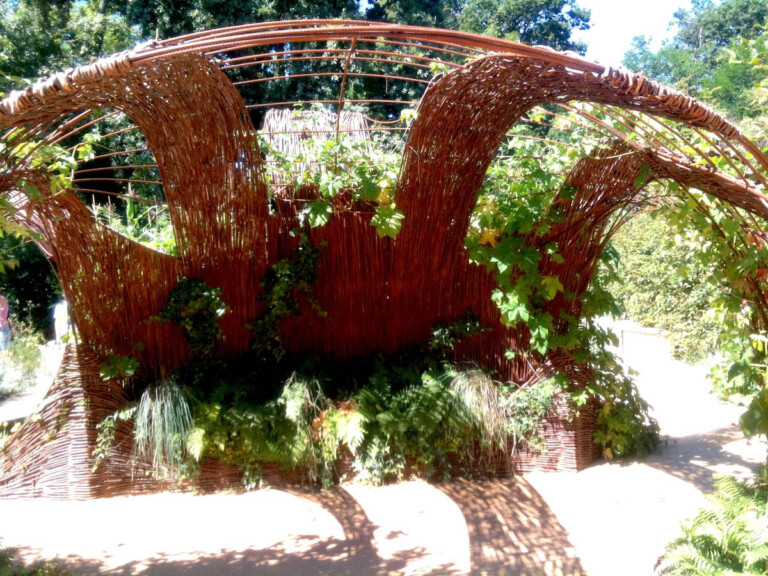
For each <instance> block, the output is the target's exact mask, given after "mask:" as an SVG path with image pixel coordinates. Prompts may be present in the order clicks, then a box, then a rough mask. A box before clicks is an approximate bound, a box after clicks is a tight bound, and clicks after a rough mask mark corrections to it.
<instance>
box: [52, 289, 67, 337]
mask: <svg viewBox="0 0 768 576" xmlns="http://www.w3.org/2000/svg"><path fill="white" fill-rule="evenodd" d="M53 328H54V330H55V332H56V342H57V343H58V344H63V343H64V342H65V341H66V337H67V335H68V334H69V308H68V307H67V301H66V300H61V301H60V302H59V303H57V304H56V306H55V308H54V309H53Z"/></svg>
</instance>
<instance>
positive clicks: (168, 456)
mask: <svg viewBox="0 0 768 576" xmlns="http://www.w3.org/2000/svg"><path fill="white" fill-rule="evenodd" d="M191 431H192V414H191V411H190V408H189V404H188V402H187V399H186V397H185V393H184V391H183V390H182V389H181V387H180V386H179V385H178V384H177V383H176V382H174V381H172V380H171V381H166V382H161V383H159V384H154V385H152V386H150V387H148V388H147V389H146V390H145V391H144V393H143V394H142V395H141V398H140V400H139V403H138V405H137V406H136V411H135V414H134V429H133V437H134V448H133V450H134V458H135V459H136V460H137V461H139V462H151V463H152V468H153V470H154V472H155V473H156V474H158V475H159V476H160V477H163V478H164V477H171V478H173V477H177V476H179V475H180V474H182V473H184V471H185V468H186V467H188V465H189V463H190V458H189V456H188V449H187V445H186V442H187V438H188V436H189V434H190V432H191Z"/></svg>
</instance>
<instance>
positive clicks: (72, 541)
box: [0, 478, 585, 576]
mask: <svg viewBox="0 0 768 576" xmlns="http://www.w3.org/2000/svg"><path fill="white" fill-rule="evenodd" d="M0 516H2V517H3V519H4V522H3V525H4V527H5V528H7V529H8V530H7V532H5V533H4V534H2V537H3V540H4V543H5V545H7V546H18V547H19V552H20V553H21V554H22V555H23V557H24V558H25V560H27V561H28V562H34V561H36V560H39V559H50V558H54V557H58V558H60V559H61V560H62V561H63V563H64V564H65V565H66V566H68V567H70V569H72V570H73V572H74V573H75V574H78V575H90V574H115V575H125V576H129V575H133V574H147V575H158V576H165V575H171V574H185V575H187V574H189V575H193V576H197V575H200V576H203V575H210V574H227V575H229V574H260V575H261V574H266V575H271V574H274V575H289V574H291V575H293V574H329V575H330V574H333V575H347V574H348V575H358V574H361V575H365V574H469V573H488V574H505V575H511V576H514V575H519V576H524V575H525V576H538V575H547V576H548V575H577V574H579V575H580V574H585V572H584V571H583V570H582V568H581V564H580V562H579V560H578V558H577V557H576V552H575V549H574V547H573V546H572V544H571V543H570V541H569V539H568V534H567V533H566V532H565V530H564V529H563V527H562V526H561V525H560V524H559V522H558V521H557V519H556V518H555V516H554V515H553V514H552V512H551V510H550V509H549V507H548V506H547V504H546V502H545V501H544V500H543V499H542V497H541V496H540V495H539V494H538V493H537V492H536V490H534V489H533V488H532V487H531V486H530V485H529V484H528V483H527V482H526V481H525V480H522V479H514V478H513V479H507V480H497V481H486V482H469V481H457V482H449V483H445V484H441V485H438V486H432V485H429V484H426V483H424V482H419V481H414V482H404V483H401V484H397V485H393V486H385V487H380V488H375V487H371V486H362V485H350V486H346V487H336V488H333V489H330V490H326V491H306V492H303V491H297V492H293V493H288V492H283V491H280V490H262V491H258V492H252V493H248V494H240V495H236V494H218V495H210V496H194V495H191V494H158V495H151V496H137V497H130V498H110V499H103V500H92V501H86V502H71V501H70V502H67V501H64V502H61V501H56V502H53V501H45V500H27V501H20V500H3V501H0ZM62 527H67V528H66V529H62Z"/></svg>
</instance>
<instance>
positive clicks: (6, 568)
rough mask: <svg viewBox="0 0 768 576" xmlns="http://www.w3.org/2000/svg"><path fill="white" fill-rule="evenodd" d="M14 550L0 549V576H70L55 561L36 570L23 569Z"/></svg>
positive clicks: (70, 575) (45, 563)
mask: <svg viewBox="0 0 768 576" xmlns="http://www.w3.org/2000/svg"><path fill="white" fill-rule="evenodd" d="M18 556H19V554H18V551H17V550H16V549H15V548H4V547H0V576H72V573H71V572H68V571H66V570H65V569H64V568H63V567H62V566H61V564H60V563H59V562H58V561H57V560H52V561H48V562H43V564H42V565H41V566H39V567H37V568H25V567H24V565H23V563H22V562H21V560H20V559H19V558H18Z"/></svg>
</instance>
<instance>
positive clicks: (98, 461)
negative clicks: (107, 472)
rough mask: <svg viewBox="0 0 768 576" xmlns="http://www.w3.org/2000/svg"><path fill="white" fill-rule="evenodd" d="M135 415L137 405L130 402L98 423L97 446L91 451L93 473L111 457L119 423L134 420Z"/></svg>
mask: <svg viewBox="0 0 768 576" xmlns="http://www.w3.org/2000/svg"><path fill="white" fill-rule="evenodd" d="M135 416H136V405H135V404H129V405H128V406H127V407H125V408H123V409H122V410H118V411H117V412H115V413H114V414H110V415H109V416H107V417H106V418H104V419H103V420H102V421H101V422H99V423H98V424H97V425H96V446H94V448H93V452H92V453H91V456H92V457H93V463H92V464H91V473H92V474H93V473H95V472H98V470H99V468H101V465H102V464H104V462H106V460H107V459H108V458H109V456H110V453H111V451H112V447H113V446H114V443H115V435H116V434H117V427H118V425H119V423H120V422H121V421H124V420H133V418H134V417H135Z"/></svg>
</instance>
